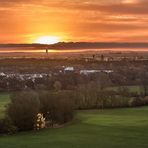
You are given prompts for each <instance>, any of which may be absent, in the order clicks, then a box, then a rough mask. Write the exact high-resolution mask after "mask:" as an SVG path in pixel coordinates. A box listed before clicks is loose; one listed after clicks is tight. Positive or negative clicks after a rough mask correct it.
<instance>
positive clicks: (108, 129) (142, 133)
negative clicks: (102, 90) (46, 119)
mask: <svg viewBox="0 0 148 148" xmlns="http://www.w3.org/2000/svg"><path fill="white" fill-rule="evenodd" d="M119 147H120V148H147V147H148V107H142V108H124V109H111V110H102V111H101V110H100V111H91V110H90V111H78V113H77V115H76V119H75V120H74V121H73V122H72V123H71V124H69V125H65V126H64V127H62V128H59V129H45V130H42V131H39V132H25V133H20V134H17V135H13V136H1V137H0V148H119Z"/></svg>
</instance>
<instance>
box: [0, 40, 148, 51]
mask: <svg viewBox="0 0 148 148" xmlns="http://www.w3.org/2000/svg"><path fill="white" fill-rule="evenodd" d="M2 48H13V49H14V48H15V49H16V50H17V49H19V50H21V48H26V50H27V49H28V50H29V48H30V49H31V48H32V49H41V48H47V49H56V50H68V49H73V50H74V49H117V48H120V49H122V50H123V51H124V49H125V48H131V49H132V48H133V49H140V48H141V49H142V48H143V49H147V48H148V43H146V42H137V43H133V42H129V43H128V42H123V43H122V42H121V43H120V42H59V43H56V44H51V45H47V44H0V49H2Z"/></svg>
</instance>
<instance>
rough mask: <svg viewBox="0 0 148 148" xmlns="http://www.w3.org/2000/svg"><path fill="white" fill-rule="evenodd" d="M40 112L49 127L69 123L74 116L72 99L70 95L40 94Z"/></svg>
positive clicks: (61, 93)
mask: <svg viewBox="0 0 148 148" xmlns="http://www.w3.org/2000/svg"><path fill="white" fill-rule="evenodd" d="M39 99H40V103H41V112H42V113H43V114H44V117H45V118H46V120H47V121H49V123H50V125H51V126H53V125H54V124H63V123H66V122H68V121H70V120H71V119H72V118H73V115H74V99H73V98H72V95H71V93H69V92H66V91H62V92H50V93H49V92H45V91H44V92H43V91H42V92H40V93H39Z"/></svg>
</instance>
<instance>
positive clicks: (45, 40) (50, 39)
mask: <svg viewBox="0 0 148 148" xmlns="http://www.w3.org/2000/svg"><path fill="white" fill-rule="evenodd" d="M58 42H60V38H59V37H57V36H42V37H39V38H38V39H37V40H36V41H35V43H38V44H55V43H58Z"/></svg>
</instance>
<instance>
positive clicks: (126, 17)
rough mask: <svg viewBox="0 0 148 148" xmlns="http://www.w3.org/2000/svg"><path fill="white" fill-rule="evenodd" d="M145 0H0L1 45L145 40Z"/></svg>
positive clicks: (147, 0)
mask: <svg viewBox="0 0 148 148" xmlns="http://www.w3.org/2000/svg"><path fill="white" fill-rule="evenodd" d="M147 24H148V0H40V1H37V0H4V1H0V28H1V29H0V43H32V42H35V41H36V40H38V39H39V38H40V37H44V36H50V37H57V38H58V37H59V38H60V41H91V42H96V41H98V42H99V41H101V42H102V41H104V42H110V41H116V42H126V41H130V42H137V41H139V42H147V41H148V25H147Z"/></svg>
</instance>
